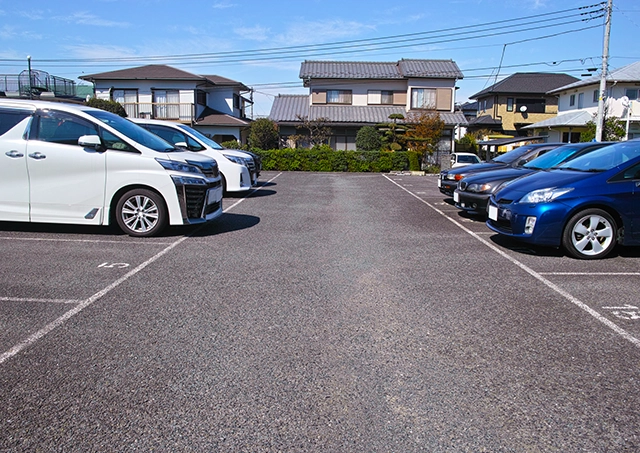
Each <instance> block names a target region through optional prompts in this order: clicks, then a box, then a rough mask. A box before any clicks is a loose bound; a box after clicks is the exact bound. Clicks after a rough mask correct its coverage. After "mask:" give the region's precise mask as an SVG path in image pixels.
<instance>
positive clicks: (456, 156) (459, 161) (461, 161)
mask: <svg viewBox="0 0 640 453" xmlns="http://www.w3.org/2000/svg"><path fill="white" fill-rule="evenodd" d="M481 162H482V160H481V159H480V158H479V157H478V156H476V155H475V154H472V153H451V168H458V167H464V166H466V165H471V164H479V163H481Z"/></svg>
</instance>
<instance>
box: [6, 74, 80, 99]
mask: <svg viewBox="0 0 640 453" xmlns="http://www.w3.org/2000/svg"><path fill="white" fill-rule="evenodd" d="M29 75H31V78H29ZM0 91H4V92H5V93H6V94H7V95H9V94H12V95H14V96H20V97H28V96H30V95H38V94H41V93H44V92H48V93H53V94H54V95H55V96H58V97H72V96H75V95H76V83H75V82H74V81H73V80H69V79H65V78H62V77H57V76H53V75H51V74H49V73H47V72H45V71H39V70H36V69H34V70H32V71H31V74H29V71H22V72H21V73H20V74H3V75H0Z"/></svg>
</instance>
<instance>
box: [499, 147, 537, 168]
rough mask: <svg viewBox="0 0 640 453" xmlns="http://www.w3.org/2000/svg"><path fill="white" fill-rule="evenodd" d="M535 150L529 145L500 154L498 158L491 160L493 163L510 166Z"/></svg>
mask: <svg viewBox="0 0 640 453" xmlns="http://www.w3.org/2000/svg"><path fill="white" fill-rule="evenodd" d="M533 148H534V147H533V146H528V145H524V146H520V147H519V148H516V149H513V150H511V151H508V152H506V153H504V154H500V155H499V156H497V157H494V158H493V159H491V161H492V162H500V163H502V164H510V163H512V162H515V161H517V160H518V159H520V158H521V157H522V156H524V155H525V154H527V153H528V152H529V151H531V150H532V149H533Z"/></svg>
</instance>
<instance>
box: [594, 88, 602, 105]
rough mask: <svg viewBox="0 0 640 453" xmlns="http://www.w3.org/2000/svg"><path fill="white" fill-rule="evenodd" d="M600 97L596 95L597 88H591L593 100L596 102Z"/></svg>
mask: <svg viewBox="0 0 640 453" xmlns="http://www.w3.org/2000/svg"><path fill="white" fill-rule="evenodd" d="M599 98H600V97H599V96H598V90H593V102H596V103H597V102H598V99H599Z"/></svg>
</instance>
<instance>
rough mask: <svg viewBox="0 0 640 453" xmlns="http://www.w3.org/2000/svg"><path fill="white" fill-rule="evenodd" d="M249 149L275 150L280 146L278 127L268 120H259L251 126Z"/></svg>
mask: <svg viewBox="0 0 640 453" xmlns="http://www.w3.org/2000/svg"><path fill="white" fill-rule="evenodd" d="M248 142H249V147H250V148H252V149H274V148H278V147H279V146H278V145H279V142H280V139H279V135H278V126H277V125H276V123H274V122H273V121H271V120H270V119H268V118H259V119H257V120H255V121H253V122H252V123H251V125H250V126H249V137H248Z"/></svg>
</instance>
